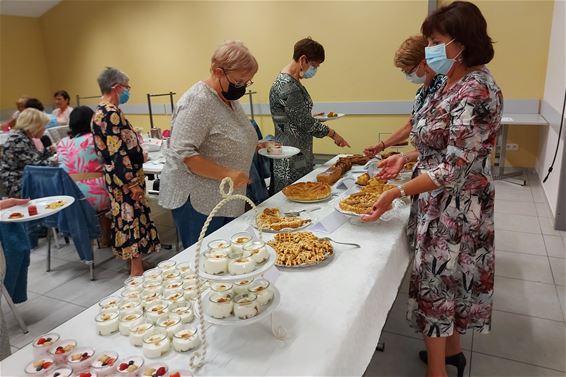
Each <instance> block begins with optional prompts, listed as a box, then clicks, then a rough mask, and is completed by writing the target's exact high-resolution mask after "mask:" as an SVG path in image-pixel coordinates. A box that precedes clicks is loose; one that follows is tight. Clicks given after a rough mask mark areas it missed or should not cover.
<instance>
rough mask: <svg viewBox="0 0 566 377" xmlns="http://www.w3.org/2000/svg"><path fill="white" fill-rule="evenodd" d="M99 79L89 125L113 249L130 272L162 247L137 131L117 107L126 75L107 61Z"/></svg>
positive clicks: (123, 98)
mask: <svg viewBox="0 0 566 377" xmlns="http://www.w3.org/2000/svg"><path fill="white" fill-rule="evenodd" d="M98 85H99V87H100V91H101V93H102V97H101V101H100V103H99V105H98V106H97V108H96V111H95V113H94V116H93V117H92V122H91V128H92V134H93V136H94V147H95V150H96V154H97V155H98V158H99V159H100V161H102V164H103V174H104V183H105V184H106V189H107V191H108V194H109V196H110V210H111V214H112V232H111V236H110V238H111V244H112V251H113V252H114V254H115V255H116V256H117V257H120V258H121V259H123V260H128V261H131V264H130V275H132V276H137V275H141V274H142V273H143V265H142V256H143V255H146V254H149V253H153V252H157V251H159V250H160V248H161V245H160V243H159V237H158V236H157V228H156V227H155V224H154V223H153V221H152V220H151V214H150V213H151V210H150V209H149V202H148V199H147V198H146V196H145V175H144V172H143V163H144V161H145V159H146V157H145V154H144V151H143V149H142V147H141V145H140V142H139V138H138V134H137V133H136V131H135V130H134V128H133V127H132V125H131V124H130V122H129V121H128V120H127V119H126V116H125V115H124V113H123V112H122V110H121V109H120V105H123V104H125V103H126V102H128V99H129V98H130V80H129V78H128V76H126V74H125V73H123V72H122V71H120V70H118V69H116V68H111V67H107V68H106V69H105V70H104V71H103V72H102V73H101V74H100V75H99V76H98Z"/></svg>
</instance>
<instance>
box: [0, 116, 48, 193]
mask: <svg viewBox="0 0 566 377" xmlns="http://www.w3.org/2000/svg"><path fill="white" fill-rule="evenodd" d="M48 123H49V117H48V116H47V114H45V113H44V112H42V111H39V110H37V109H33V108H28V109H25V110H23V111H22V112H21V113H20V115H19V116H18V119H17V120H16V126H15V128H14V130H13V131H12V132H11V133H10V136H8V140H6V143H4V150H3V153H2V160H1V163H0V178H1V179H2V183H3V184H4V188H5V189H6V193H7V195H8V196H10V197H15V198H17V197H19V196H20V193H21V180H22V175H23V172H24V167H25V166H26V165H50V160H49V158H50V157H51V156H52V155H53V154H54V153H55V149H54V148H53V147H49V148H45V149H44V150H43V151H41V152H40V151H38V150H37V148H36V147H35V144H34V142H33V140H32V139H34V138H35V139H39V138H40V137H41V136H42V135H43V133H44V132H45V126H46V125H47V124H48Z"/></svg>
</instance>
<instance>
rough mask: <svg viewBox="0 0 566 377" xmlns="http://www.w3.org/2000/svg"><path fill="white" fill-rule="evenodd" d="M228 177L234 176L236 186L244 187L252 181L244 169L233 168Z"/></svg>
mask: <svg viewBox="0 0 566 377" xmlns="http://www.w3.org/2000/svg"><path fill="white" fill-rule="evenodd" d="M228 177H230V178H232V181H233V182H234V187H242V186H246V185H247V184H248V183H250V177H249V176H248V175H247V174H246V173H244V172H242V171H238V170H231V171H230V173H229V174H228Z"/></svg>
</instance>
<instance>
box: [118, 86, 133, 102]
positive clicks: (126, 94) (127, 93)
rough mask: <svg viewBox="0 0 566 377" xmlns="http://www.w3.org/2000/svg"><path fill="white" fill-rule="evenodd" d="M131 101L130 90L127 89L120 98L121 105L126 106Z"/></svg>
mask: <svg viewBox="0 0 566 377" xmlns="http://www.w3.org/2000/svg"><path fill="white" fill-rule="evenodd" d="M129 99H130V89H128V88H125V89H124V90H123V91H122V93H120V96H119V97H118V101H120V105H123V104H125V103H126V102H128V100H129Z"/></svg>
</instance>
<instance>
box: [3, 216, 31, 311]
mask: <svg viewBox="0 0 566 377" xmlns="http://www.w3.org/2000/svg"><path fill="white" fill-rule="evenodd" d="M0 241H1V242H2V249H3V250H4V257H5V259H6V276H5V277H4V286H5V287H6V290H7V291H8V293H10V296H11V297H12V301H14V303H16V304H19V303H21V302H24V301H26V300H27V299H28V295H27V289H28V267H29V263H30V247H29V242H28V238H27V234H26V230H25V227H24V225H23V224H20V223H0Z"/></svg>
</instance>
